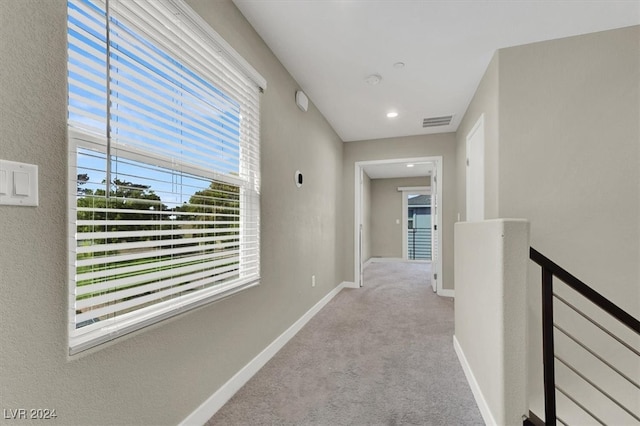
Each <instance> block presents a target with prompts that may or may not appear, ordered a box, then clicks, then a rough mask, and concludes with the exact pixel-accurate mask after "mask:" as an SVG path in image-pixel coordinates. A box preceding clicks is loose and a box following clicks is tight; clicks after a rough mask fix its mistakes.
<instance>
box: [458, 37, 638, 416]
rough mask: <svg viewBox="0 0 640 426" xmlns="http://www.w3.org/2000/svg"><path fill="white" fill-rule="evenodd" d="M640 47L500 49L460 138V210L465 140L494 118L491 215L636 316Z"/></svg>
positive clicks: (535, 347) (632, 42)
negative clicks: (526, 228)
mask: <svg viewBox="0 0 640 426" xmlns="http://www.w3.org/2000/svg"><path fill="white" fill-rule="evenodd" d="M639 46H640V26H635V27H629V28H622V29H617V30H611V31H604V32H599V33H592V34H586V35H582V36H577V37H569V38H563V39H558V40H551V41H546V42H541V43H534V44H528V45H524V46H516V47H511V48H507V49H501V50H500V51H498V52H497V53H496V54H495V55H494V58H493V60H492V62H491V64H490V65H489V67H488V69H487V71H486V73H485V75H484V77H483V79H482V81H481V83H480V85H479V88H478V90H477V92H476V94H475V96H474V99H473V100H472V102H471V104H470V106H469V108H468V110H467V113H466V115H465V117H464V119H463V122H462V124H461V126H460V128H459V129H458V135H457V140H458V166H459V169H458V191H459V192H458V201H459V206H460V208H461V209H463V208H464V207H463V203H464V200H465V191H466V189H465V170H464V169H462V167H464V160H465V150H466V147H465V139H466V135H467V133H468V131H469V130H470V129H471V126H473V124H474V123H475V122H476V120H477V118H478V117H479V115H480V114H482V113H484V114H485V129H486V138H485V141H486V143H487V145H486V146H485V158H486V161H487V163H486V164H487V167H486V168H485V170H486V175H485V179H486V181H487V183H488V184H487V188H486V189H487V193H486V196H485V207H486V209H485V214H486V215H487V217H488V218H492V217H502V218H524V219H527V220H529V221H530V223H531V245H532V246H533V247H535V248H536V249H538V250H539V251H541V252H542V253H544V254H545V255H547V256H548V257H550V258H551V259H553V260H554V261H555V262H557V263H559V264H560V265H562V266H563V267H565V268H566V269H567V270H569V271H570V272H572V273H573V274H574V275H576V276H577V277H578V278H580V279H582V280H583V281H585V282H586V283H587V284H589V285H591V286H593V287H594V288H595V289H596V290H597V291H599V292H600V293H602V294H603V295H604V296H605V297H607V298H609V299H611V300H612V301H613V302H614V303H616V304H618V305H620V306H621V307H622V308H623V309H625V310H626V311H628V312H629V313H631V314H632V315H634V316H636V317H638V316H640V287H638V283H639V282H640V167H639V165H640V126H639V124H638V123H639V117H640V94H639V89H640V87H639V86H640V55H639V54H638V48H639ZM487 124H488V125H487ZM494 174H495V176H494ZM496 176H497V179H494V178H495V177H496ZM493 191H495V193H493ZM494 215H495V216H494ZM462 217H464V215H462ZM529 270H530V271H529V279H528V283H527V290H528V292H529V295H528V299H529V307H528V314H529V318H530V321H529V324H530V326H529V348H530V349H531V350H530V352H529V353H530V363H529V365H530V371H529V383H530V389H529V391H530V395H531V396H532V404H533V405H534V408H535V411H536V412H537V413H540V412H541V408H540V403H541V394H542V390H541V386H542V385H541V383H542V371H541V370H542V361H541V356H540V354H541V349H540V348H541V331H540V271H539V269H538V268H537V267H535V266H533V265H531V267H530V268H529ZM557 287H558V288H560V289H561V288H562V286H560V285H558V286H557ZM572 301H573V299H572ZM574 302H575V301H574ZM586 308H590V307H589V306H587V307H586ZM589 311H590V310H588V311H587V312H589ZM605 320H606V318H605ZM572 325H574V326H575V327H576V330H575V333H586V334H587V335H590V336H594V339H595V342H594V344H597V345H598V346H600V347H601V349H602V350H603V351H605V352H606V353H609V354H610V356H611V357H612V358H611V359H617V360H619V361H621V362H622V365H625V366H626V367H628V368H629V370H628V371H634V368H635V370H637V360H636V361H631V362H628V361H626V360H625V359H624V358H623V357H622V356H621V355H622V354H621V352H623V351H620V350H617V351H616V348H615V347H614V345H611V344H610V343H608V342H606V341H604V340H599V338H598V337H597V336H596V334H597V333H593V332H588V330H587V329H588V327H586V326H584V325H582V324H581V323H580V322H579V321H575V320H574V321H572ZM622 332H623V333H624V330H622ZM633 362H635V365H633V364H632V363H633ZM592 371H593V370H592ZM594 374H595V373H594ZM631 374H632V373H631ZM613 391H614V395H615V394H616V393H615V392H617V391H618V389H613ZM622 393H625V392H624V391H623V392H622ZM590 403H592V406H594V407H595V406H596V404H595V403H594V401H590Z"/></svg>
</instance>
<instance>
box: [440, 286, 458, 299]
mask: <svg viewBox="0 0 640 426" xmlns="http://www.w3.org/2000/svg"><path fill="white" fill-rule="evenodd" d="M438 296H443V297H456V291H455V290H453V289H450V288H442V289H440V291H438Z"/></svg>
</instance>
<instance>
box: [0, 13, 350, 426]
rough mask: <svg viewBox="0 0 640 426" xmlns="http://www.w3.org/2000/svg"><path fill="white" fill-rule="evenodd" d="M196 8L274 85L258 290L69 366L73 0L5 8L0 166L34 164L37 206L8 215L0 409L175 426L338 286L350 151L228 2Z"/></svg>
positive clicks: (0, 34)
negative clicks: (69, 31)
mask: <svg viewBox="0 0 640 426" xmlns="http://www.w3.org/2000/svg"><path fill="white" fill-rule="evenodd" d="M188 2H189V3H190V4H191V5H192V6H193V7H194V9H195V10H196V11H197V12H198V13H200V14H201V15H202V16H203V17H204V18H205V19H206V20H208V21H209V22H210V23H211V25H212V27H213V28H214V29H215V30H216V31H218V32H219V33H220V34H221V35H222V36H223V37H224V38H225V39H226V40H227V41H228V42H229V43H230V44H231V45H232V46H233V47H234V48H235V49H236V50H237V51H238V52H239V53H240V54H242V55H243V56H244V57H245V58H246V59H247V60H248V61H249V62H250V63H251V64H252V65H253V66H254V67H255V68H256V69H257V70H258V71H259V72H260V73H261V74H262V75H263V76H264V77H265V78H266V79H267V81H268V89H267V91H266V92H265V94H264V95H263V97H262V177H263V179H262V206H261V208H262V284H261V286H259V287H256V288H252V289H250V290H247V291H245V292H242V293H240V294H237V295H235V296H233V297H231V298H228V299H225V300H223V301H220V302H217V303H215V304H212V305H209V306H206V307H204V308H201V309H199V310H196V311H192V312H190V313H187V314H184V315H182V316H180V317H177V318H174V319H173V320H169V321H165V322H163V323H161V324H159V325H157V326H155V327H152V328H148V329H145V330H143V331H141V332H138V333H136V334H134V335H130V336H128V337H125V338H124V339H120V341H117V342H115V343H113V344H110V345H109V344H108V345H105V346H104V347H102V348H100V349H99V350H96V351H92V352H91V353H89V354H85V355H83V356H80V357H78V358H77V359H72V360H70V359H68V357H67V336H66V327H67V326H66V324H67V293H68V289H67V282H66V281H67V279H66V278H67V267H66V265H67V257H66V250H65V247H66V240H67V225H66V222H67V218H66V203H67V196H66V185H65V181H66V176H67V175H66V164H67V141H66V97H67V94H66V0H47V1H42V0H4V1H2V2H0V20H1V21H0V39H1V40H2V42H0V49H1V51H0V57H1V58H2V61H1V63H0V70H1V71H0V75H2V79H0V85H1V87H0V92H1V93H2V96H0V135H1V136H0V158H2V159H6V160H13V161H20V162H27V163H34V164H37V165H38V166H39V168H40V206H39V207H36V208H20V207H13V206H0V218H1V220H0V239H1V240H2V243H3V249H2V252H1V255H0V288H1V289H2V300H1V301H0V324H1V326H0V333H1V334H0V336H1V338H0V341H1V343H0V377H1V378H2V379H1V380H0V395H1V398H0V402H1V405H2V406H1V407H0V408H3V409H7V410H8V409H18V408H55V409H56V410H57V414H58V418H57V419H56V420H55V421H48V422H47V423H48V424H77V425H80V424H83V425H89V424H98V423H99V424H106V423H109V424H177V423H178V422H180V421H182V420H183V419H184V418H185V417H186V416H187V415H189V414H190V413H191V412H192V411H193V410H194V409H196V408H197V407H198V405H200V404H201V403H202V402H203V401H204V400H205V399H206V398H208V397H209V396H211V394H213V392H215V391H216V390H217V389H218V388H219V387H220V386H221V385H222V384H223V383H225V382H226V381H227V380H228V379H229V378H230V377H231V376H233V374H235V373H236V372H237V371H238V370H239V369H240V368H241V367H243V366H244V365H245V364H246V363H247V362H249V361H250V360H251V359H252V358H253V357H254V356H255V355H257V354H258V353H259V352H260V351H261V350H262V349H264V348H265V346H266V345H267V344H269V343H270V342H272V341H273V340H274V339H275V338H276V337H277V336H278V335H279V334H281V333H282V332H283V331H284V330H285V329H287V328H288V327H289V326H290V325H291V324H292V323H293V322H294V321H295V320H297V319H298V318H299V317H300V316H301V315H302V314H303V313H304V312H306V311H307V310H308V309H309V308H311V307H312V306H313V305H314V304H315V303H316V302H317V301H318V300H320V299H321V298H322V297H323V296H324V295H326V294H327V293H328V292H329V291H330V290H331V289H333V288H334V287H335V286H336V285H337V284H339V283H340V282H341V281H342V271H343V267H342V259H343V258H344V257H345V256H344V250H343V241H342V240H341V239H340V238H338V236H339V235H341V234H342V226H343V222H342V220H341V218H342V215H343V210H342V206H341V204H340V202H341V201H342V198H341V185H342V183H343V182H342V142H341V141H340V139H339V138H338V136H337V135H336V134H335V132H333V130H332V129H331V128H330V126H329V125H328V124H327V122H326V121H325V120H324V118H323V117H322V116H321V115H320V114H319V113H318V111H317V110H316V109H315V107H314V106H313V105H310V108H309V112H307V113H303V112H301V111H300V110H299V109H298V108H297V107H296V106H295V103H294V94H295V90H296V89H297V88H298V85H297V84H296V82H295V81H294V80H293V79H292V78H291V77H290V76H289V74H288V73H287V72H286V71H285V69H284V68H283V67H282V66H281V64H280V63H279V62H278V60H277V59H276V58H275V57H274V55H273V54H272V53H271V51H270V50H269V49H268V48H267V47H266V46H265V44H264V43H263V42H262V40H261V39H260V38H259V37H258V36H257V35H256V33H255V32H254V30H253V29H252V28H251V27H250V26H249V24H248V23H247V22H246V21H245V19H244V18H243V17H242V16H241V14H240V13H239V11H238V10H237V9H236V8H235V6H234V5H233V4H232V3H231V1H230V0H217V1H209V0H189V1H188ZM296 169H300V170H301V171H302V172H303V173H304V176H305V184H304V186H303V187H302V188H300V189H297V188H296V186H295V185H294V179H293V176H294V172H295V170H296ZM350 176H352V175H351V174H350ZM312 274H315V275H316V277H317V285H316V287H314V288H312V287H311V275H312Z"/></svg>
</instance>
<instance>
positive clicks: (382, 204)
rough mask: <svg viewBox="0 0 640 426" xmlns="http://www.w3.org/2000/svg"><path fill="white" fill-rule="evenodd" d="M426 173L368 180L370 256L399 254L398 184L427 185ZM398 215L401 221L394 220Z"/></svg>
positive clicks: (400, 201) (400, 210)
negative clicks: (417, 176)
mask: <svg viewBox="0 0 640 426" xmlns="http://www.w3.org/2000/svg"><path fill="white" fill-rule="evenodd" d="M429 185H430V179H429V177H423V178H399V179H373V180H372V181H371V256H372V257H393V258H402V196H403V194H402V192H399V191H398V187H401V186H429ZM397 219H399V220H400V223H399V224H396V220H397Z"/></svg>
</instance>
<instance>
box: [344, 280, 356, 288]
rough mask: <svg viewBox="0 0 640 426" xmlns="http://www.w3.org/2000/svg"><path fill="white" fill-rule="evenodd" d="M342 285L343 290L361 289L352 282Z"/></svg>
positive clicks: (345, 282)
mask: <svg viewBox="0 0 640 426" xmlns="http://www.w3.org/2000/svg"><path fill="white" fill-rule="evenodd" d="M340 285H341V286H342V288H360V287H359V286H357V285H356V283H354V282H352V281H343V282H342V284H340Z"/></svg>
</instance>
